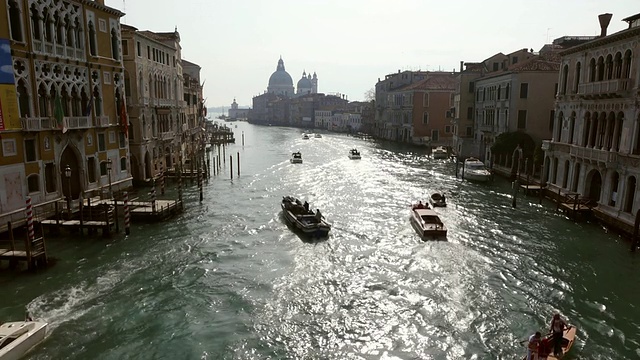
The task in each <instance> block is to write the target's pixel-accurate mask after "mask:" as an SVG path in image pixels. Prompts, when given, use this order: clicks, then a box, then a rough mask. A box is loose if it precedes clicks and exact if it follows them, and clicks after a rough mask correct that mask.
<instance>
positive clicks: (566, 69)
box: [561, 64, 569, 94]
mask: <svg viewBox="0 0 640 360" xmlns="http://www.w3.org/2000/svg"><path fill="white" fill-rule="evenodd" d="M568 75H569V65H566V64H565V66H563V67H562V87H561V89H562V92H561V94H566V93H567V77H568Z"/></svg>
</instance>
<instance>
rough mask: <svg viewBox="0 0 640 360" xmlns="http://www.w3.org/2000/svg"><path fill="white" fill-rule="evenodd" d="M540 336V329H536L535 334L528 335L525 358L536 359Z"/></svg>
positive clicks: (528, 359)
mask: <svg viewBox="0 0 640 360" xmlns="http://www.w3.org/2000/svg"><path fill="white" fill-rule="evenodd" d="M541 338H542V334H541V333H540V331H536V333H535V334H533V335H531V336H529V342H528V343H527V360H535V359H537V357H538V348H539V347H540V341H541Z"/></svg>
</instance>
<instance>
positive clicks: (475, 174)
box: [458, 158, 492, 182]
mask: <svg viewBox="0 0 640 360" xmlns="http://www.w3.org/2000/svg"><path fill="white" fill-rule="evenodd" d="M458 172H459V173H460V177H461V178H463V179H465V180H469V181H478V182H487V181H490V180H491V178H492V176H491V171H489V170H488V169H487V167H486V166H485V165H484V163H483V162H482V161H480V160H478V159H476V158H467V159H466V160H465V161H464V163H463V165H462V168H460V170H458Z"/></svg>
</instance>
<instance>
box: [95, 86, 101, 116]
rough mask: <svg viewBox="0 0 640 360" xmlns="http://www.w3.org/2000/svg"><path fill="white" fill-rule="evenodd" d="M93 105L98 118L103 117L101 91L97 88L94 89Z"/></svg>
mask: <svg viewBox="0 0 640 360" xmlns="http://www.w3.org/2000/svg"><path fill="white" fill-rule="evenodd" d="M93 103H94V109H95V111H96V116H102V98H101V97H100V90H98V87H97V86H94V87H93Z"/></svg>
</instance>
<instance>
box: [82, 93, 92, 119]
mask: <svg viewBox="0 0 640 360" xmlns="http://www.w3.org/2000/svg"><path fill="white" fill-rule="evenodd" d="M89 106H91V104H89V99H87V93H86V92H85V91H84V88H83V89H82V90H81V91H80V111H82V114H81V115H82V116H91V108H90V107H89Z"/></svg>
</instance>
